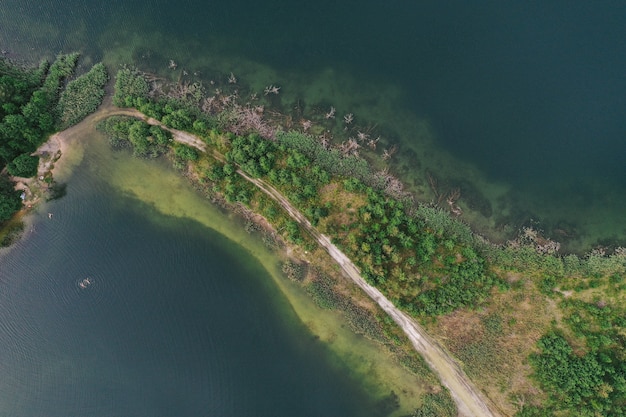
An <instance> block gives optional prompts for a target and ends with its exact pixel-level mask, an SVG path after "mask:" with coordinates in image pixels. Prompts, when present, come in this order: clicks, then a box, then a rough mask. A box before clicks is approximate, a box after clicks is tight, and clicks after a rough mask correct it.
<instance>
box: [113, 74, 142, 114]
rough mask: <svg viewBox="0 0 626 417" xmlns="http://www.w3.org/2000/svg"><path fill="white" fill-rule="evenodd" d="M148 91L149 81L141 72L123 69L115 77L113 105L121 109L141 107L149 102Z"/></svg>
mask: <svg viewBox="0 0 626 417" xmlns="http://www.w3.org/2000/svg"><path fill="white" fill-rule="evenodd" d="M148 91H150V87H149V85H148V81H147V80H146V79H145V78H144V77H143V74H142V73H141V72H140V71H139V70H137V69H135V68H132V69H131V68H123V69H121V70H119V71H118V72H117V75H116V76H115V94H114V95H113V104H115V105H116V106H119V107H134V106H136V107H139V106H140V105H141V103H143V102H145V101H147V99H148Z"/></svg>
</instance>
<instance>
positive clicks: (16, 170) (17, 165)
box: [7, 153, 39, 178]
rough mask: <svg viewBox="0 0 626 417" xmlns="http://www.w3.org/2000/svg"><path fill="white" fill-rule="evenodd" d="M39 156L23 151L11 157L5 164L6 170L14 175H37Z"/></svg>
mask: <svg viewBox="0 0 626 417" xmlns="http://www.w3.org/2000/svg"><path fill="white" fill-rule="evenodd" d="M38 165H39V157H37V156H30V155H29V154H27V153H23V154H21V155H19V156H17V157H15V159H13V160H12V161H11V162H9V164H8V165H7V171H8V172H9V174H11V175H13V176H14V177H26V178H29V177H34V176H35V175H37V166H38Z"/></svg>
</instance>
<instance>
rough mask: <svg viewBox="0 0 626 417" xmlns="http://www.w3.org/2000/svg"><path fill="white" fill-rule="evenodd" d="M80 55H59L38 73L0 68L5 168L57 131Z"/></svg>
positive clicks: (0, 143) (0, 145) (0, 152)
mask: <svg viewBox="0 0 626 417" xmlns="http://www.w3.org/2000/svg"><path fill="white" fill-rule="evenodd" d="M77 59H78V54H70V55H60V56H59V57H57V59H56V60H55V61H54V63H53V64H52V65H50V66H48V65H47V64H42V65H41V66H40V67H39V69H37V70H27V69H20V68H17V67H13V66H11V65H10V64H8V63H6V62H4V61H2V64H0V68H1V69H2V72H3V74H2V76H1V77H0V109H1V111H0V114H1V115H2V120H1V121H0V162H1V166H2V167H3V166H4V165H5V164H7V163H8V162H10V161H13V160H14V159H15V158H16V157H17V156H19V155H21V154H24V153H28V154H30V153H32V152H34V151H35V149H37V147H38V146H39V145H41V144H42V143H43V142H44V141H45V139H46V138H47V136H48V135H49V134H50V133H52V132H53V131H54V128H55V125H56V123H57V122H56V121H57V115H56V106H57V101H58V97H59V93H60V91H61V89H62V87H63V84H64V82H65V80H66V79H67V78H68V77H70V76H71V75H72V73H73V72H74V67H75V66H76V61H77Z"/></svg>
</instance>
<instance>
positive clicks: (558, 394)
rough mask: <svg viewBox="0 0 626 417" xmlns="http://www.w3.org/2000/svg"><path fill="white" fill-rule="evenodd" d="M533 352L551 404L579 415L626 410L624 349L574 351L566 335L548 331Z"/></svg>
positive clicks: (618, 414) (613, 412) (618, 412)
mask: <svg viewBox="0 0 626 417" xmlns="http://www.w3.org/2000/svg"><path fill="white" fill-rule="evenodd" d="M537 344H538V346H539V348H540V353H539V354H535V355H532V356H531V364H532V365H533V367H534V368H535V377H536V378H537V380H538V381H539V383H540V384H541V386H542V387H543V388H544V390H545V391H546V392H547V393H549V396H550V401H549V404H548V405H549V406H550V407H551V408H553V409H555V410H570V411H574V412H576V414H577V415H583V416H585V415H588V416H592V415H606V416H623V415H625V414H626V413H625V411H626V408H625V406H626V364H625V362H624V360H623V358H619V357H616V355H623V353H622V351H620V352H616V351H614V350H597V349H592V350H591V351H590V352H587V353H585V354H582V355H580V354H579V355H577V354H575V353H574V351H573V349H572V347H571V346H570V345H569V343H568V342H567V340H565V338H564V337H563V336H562V335H560V334H558V333H549V334H547V335H546V336H544V337H542V338H541V339H540V340H539V342H538V343H537Z"/></svg>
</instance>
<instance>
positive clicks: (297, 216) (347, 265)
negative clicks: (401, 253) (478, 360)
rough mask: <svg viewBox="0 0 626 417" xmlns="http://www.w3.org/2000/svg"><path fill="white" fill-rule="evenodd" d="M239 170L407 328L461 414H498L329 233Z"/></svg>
mask: <svg viewBox="0 0 626 417" xmlns="http://www.w3.org/2000/svg"><path fill="white" fill-rule="evenodd" d="M238 173H239V174H240V175H241V176H242V177H244V178H246V179H247V180H248V181H250V182H252V183H253V184H255V185H256V186H257V187H259V189H261V190H262V191H263V192H264V193H266V194H267V195H269V196H270V197H272V198H273V199H274V200H275V201H277V202H278V203H279V204H280V205H281V206H282V207H283V208H284V209H285V210H286V211H287V212H288V213H289V215H290V216H291V217H292V218H293V219H294V220H296V221H297V222H298V223H299V224H300V225H301V226H302V227H304V228H305V229H306V230H307V232H308V233H309V234H311V236H313V238H315V239H316V240H317V242H318V243H319V244H320V245H321V246H322V247H323V248H324V249H326V251H327V252H328V253H329V254H330V256H331V257H332V258H333V259H334V260H335V261H336V262H337V263H338V264H339V266H341V268H342V269H343V271H344V272H345V273H346V275H348V277H350V279H351V280H352V281H353V282H354V283H355V284H356V285H358V286H359V288H361V289H362V290H363V291H365V293H366V294H367V295H368V296H369V297H370V298H371V299H372V300H374V301H376V303H378V305H379V306H380V307H381V308H382V309H383V310H384V311H385V312H386V313H387V314H388V315H389V316H390V317H391V318H392V319H393V320H394V321H395V322H396V323H397V324H398V326H400V328H402V330H404V332H405V333H406V335H407V336H408V338H409V340H410V341H411V343H412V344H413V346H414V347H415V350H417V352H418V353H419V354H420V355H422V357H423V358H424V360H425V361H426V362H427V363H428V365H429V366H430V368H431V369H432V370H433V371H434V372H435V373H436V374H437V375H438V376H439V379H440V380H441V383H442V384H443V385H444V386H446V388H448V390H450V394H451V395H452V398H453V399H454V402H455V403H456V406H457V409H458V412H459V415H461V416H468V417H469V416H477V417H483V416H484V417H488V416H496V415H498V414H496V413H495V412H494V411H492V409H491V408H495V407H493V406H492V407H491V408H490V407H489V405H488V400H487V399H486V398H485V397H484V396H483V395H482V394H481V392H480V391H479V390H478V388H476V387H475V386H474V384H473V383H472V382H471V381H470V379H469V378H468V377H467V375H465V373H464V372H463V371H462V370H461V368H460V366H459V364H458V363H457V362H456V361H455V360H454V358H452V357H451V356H450V355H449V354H448V353H447V352H446V351H445V350H444V349H443V348H442V347H441V346H440V345H439V344H438V343H437V342H435V341H434V340H433V339H432V338H431V337H430V336H429V335H428V334H427V333H426V332H425V331H424V329H423V328H422V327H421V326H420V325H419V324H418V323H417V322H415V320H413V319H412V318H411V317H409V316H408V315H407V314H406V313H404V312H402V311H400V310H399V309H398V308H397V307H396V306H395V305H393V303H392V302H391V301H389V300H388V299H387V298H386V297H385V296H384V295H383V294H382V293H381V292H380V291H379V290H378V289H376V288H375V287H373V286H371V285H370V284H368V283H367V282H366V281H365V280H364V279H363V278H362V277H361V274H360V272H359V269H358V268H357V267H356V265H354V263H352V261H350V259H349V258H348V257H347V256H346V255H344V253H343V252H341V251H340V250H339V249H338V248H337V247H336V246H335V245H333V244H332V242H331V240H330V239H329V238H328V236H326V235H323V234H321V233H320V232H319V231H318V230H317V229H316V228H314V227H313V226H312V225H311V223H310V222H309V221H308V219H306V218H305V217H304V215H303V214H302V213H300V211H298V210H297V209H296V208H294V207H293V206H292V205H291V204H290V203H289V201H287V200H286V199H285V197H283V195H282V194H280V192H278V190H276V189H275V188H274V187H272V186H271V185H269V184H267V183H266V182H265V181H263V180H260V179H256V178H251V177H249V176H248V175H246V174H245V173H244V172H242V171H238Z"/></svg>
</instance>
